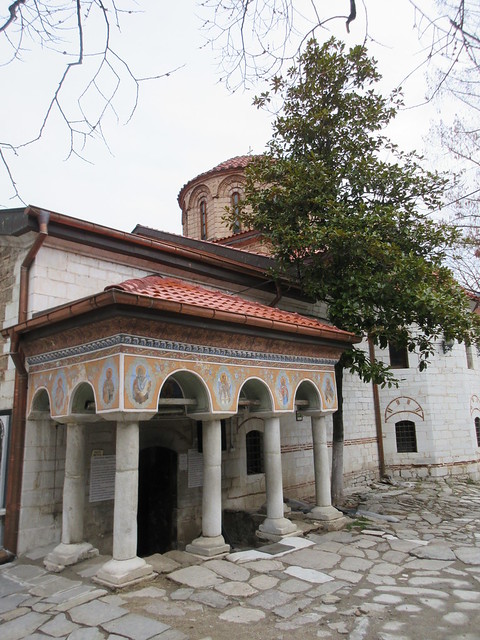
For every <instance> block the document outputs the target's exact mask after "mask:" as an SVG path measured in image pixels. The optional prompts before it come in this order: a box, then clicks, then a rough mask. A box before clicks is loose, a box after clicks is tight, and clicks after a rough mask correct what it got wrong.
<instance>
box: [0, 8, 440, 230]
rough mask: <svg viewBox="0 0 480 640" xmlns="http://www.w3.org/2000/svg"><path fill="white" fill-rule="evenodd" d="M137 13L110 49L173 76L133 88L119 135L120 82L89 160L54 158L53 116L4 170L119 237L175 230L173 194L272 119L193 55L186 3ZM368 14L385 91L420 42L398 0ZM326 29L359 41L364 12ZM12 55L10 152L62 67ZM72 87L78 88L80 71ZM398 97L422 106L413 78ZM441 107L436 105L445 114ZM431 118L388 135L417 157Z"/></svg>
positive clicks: (407, 115) (193, 21)
mask: <svg viewBox="0 0 480 640" xmlns="http://www.w3.org/2000/svg"><path fill="white" fill-rule="evenodd" d="M8 4H10V3H9V2H7V3H5V2H3V1H2V5H5V6H6V5H8ZM326 4H328V3H326ZM331 4H332V5H333V6H335V7H336V9H337V10H338V8H339V6H340V5H342V4H344V5H345V7H343V9H344V12H345V13H347V8H348V5H349V3H348V2H347V1H346V0H345V1H344V0H336V1H335V2H332V3H331ZM359 4H360V3H359ZM139 6H141V7H145V9H144V11H143V13H137V14H135V15H131V16H125V17H124V20H123V28H122V34H121V38H117V45H116V48H117V50H118V51H120V53H121V54H122V55H123V56H124V58H125V59H126V60H128V61H129V62H130V64H131V68H132V70H133V71H134V72H135V73H136V74H137V75H138V76H149V75H154V74H162V73H165V72H167V71H169V70H172V69H175V68H177V67H180V68H179V69H178V70H177V71H175V72H174V73H172V74H171V75H170V76H169V77H165V78H161V79H159V80H156V81H154V82H149V83H146V84H143V85H142V88H141V91H140V96H139V105H138V108H137V110H136V112H135V114H134V116H133V118H132V120H131V121H130V122H129V124H127V125H125V126H124V125H123V124H122V122H123V121H124V120H125V119H126V117H127V116H128V112H129V107H130V106H131V102H132V96H133V93H132V92H131V91H130V85H128V84H127V83H124V84H123V86H122V89H121V91H122V92H121V93H119V94H118V98H119V100H118V102H117V106H118V110H119V116H120V121H121V122H120V124H117V123H116V121H115V118H114V117H112V116H108V117H107V118H106V119H105V121H104V132H105V135H106V137H107V140H108V144H109V149H107V148H106V147H105V146H104V145H102V144H101V143H99V142H98V143H88V145H87V147H86V149H85V152H84V153H85V157H86V158H87V159H88V160H89V163H87V162H84V161H82V160H80V159H78V158H75V157H74V158H70V159H69V160H67V161H65V160H64V158H65V157H66V156H67V155H68V148H69V138H68V132H66V131H65V129H64V128H63V127H62V124H61V122H60V119H59V118H58V116H56V117H55V118H54V119H53V120H52V122H51V123H50V124H49V125H48V126H47V128H46V130H45V132H44V135H43V137H42V139H41V140H40V141H39V142H37V143H35V144H34V145H32V146H30V147H28V148H25V149H23V150H21V152H20V153H19V155H18V156H17V157H16V158H12V159H11V160H10V166H11V169H12V171H13V172H14V176H15V178H16V180H17V185H18V189H19V191H20V193H21V195H22V197H23V199H24V200H25V201H26V202H27V203H29V204H34V205H37V206H40V207H44V208H46V209H51V210H54V211H57V212H59V213H64V214H67V215H72V216H76V217H79V218H82V219H86V220H91V221H95V222H98V223H100V224H104V225H107V226H112V227H115V228H118V229H122V230H125V231H131V230H132V229H133V227H134V226H135V224H137V223H140V224H144V225H147V226H150V227H154V228H158V229H162V230H165V231H171V232H174V233H181V223H180V219H181V216H180V210H179V207H178V204H177V194H178V192H179V190H180V189H181V187H182V185H183V184H184V183H185V182H187V181H188V180H190V179H191V178H193V177H195V176H196V175H198V174H199V173H202V172H204V171H206V170H208V169H210V168H212V167H214V166H215V165H216V164H218V163H220V162H222V161H224V160H226V159H228V158H230V157H233V156H236V155H243V154H247V153H249V152H253V153H260V152H262V150H263V149H264V146H265V143H266V141H267V140H268V139H269V137H270V134H271V125H270V119H269V117H268V115H267V114H265V113H262V112H259V111H257V110H256V109H255V108H254V107H252V106H251V103H252V99H253V96H254V95H255V90H250V91H246V92H242V91H237V92H236V93H235V94H231V93H229V92H228V91H227V89H226V88H225V86H224V85H223V84H222V83H221V82H220V81H219V78H220V72H219V69H218V66H217V62H216V58H215V56H216V55H218V53H217V52H215V51H212V50H211V48H210V47H208V46H207V47H203V48H202V44H204V41H205V34H202V32H201V30H200V25H201V18H200V17H199V16H198V10H197V8H196V2H195V1H194V0H179V1H177V2H169V3H166V2H160V1H157V2H149V3H147V2H139ZM367 6H368V9H369V32H370V34H371V35H373V36H374V37H375V39H376V41H377V43H373V44H372V45H371V47H370V50H371V52H372V54H373V55H375V57H376V58H377V59H378V61H379V68H380V70H381V72H382V74H383V76H384V84H383V86H384V87H385V89H391V88H393V87H395V86H397V85H398V83H400V82H401V81H402V80H403V78H404V77H405V76H406V75H407V74H408V72H409V71H410V70H411V69H413V68H414V67H415V66H417V65H418V64H419V63H420V62H421V61H422V60H423V59H424V57H425V52H424V51H423V52H422V49H421V46H420V45H419V44H418V40H417V36H416V31H415V29H414V15H413V11H412V9H411V7H410V5H409V3H408V2H407V0H399V1H398V2H395V3H393V2H390V1H388V0H367ZM393 6H394V7H395V13H393V9H392V7H393ZM360 13H361V12H360ZM334 32H335V33H336V34H337V35H340V36H342V37H344V38H345V40H346V42H347V44H349V45H350V44H351V45H353V44H356V43H358V42H362V41H363V37H364V34H365V26H364V22H363V18H362V15H359V18H358V19H357V21H356V22H354V23H352V25H351V34H350V35H348V34H347V33H346V31H345V28H344V24H343V23H342V22H340V23H338V25H337V26H336V27H335V29H334ZM325 35H326V36H328V33H327V32H325ZM22 58H23V59H22V61H21V62H19V63H18V62H16V63H12V64H10V65H9V66H6V67H5V66H4V67H2V68H0V74H2V80H3V81H2V85H1V86H2V99H1V101H0V139H1V140H2V141H3V142H5V141H9V142H10V141H11V142H14V143H18V142H20V141H22V140H25V139H28V138H29V137H34V136H35V135H36V132H37V131H38V128H39V126H40V123H41V118H42V114H43V113H44V110H45V108H46V106H47V105H48V101H49V100H50V98H51V96H52V94H53V92H54V91H55V86H56V83H57V81H58V78H59V77H60V75H61V73H62V70H63V66H62V65H63V64H64V62H65V59H62V57H61V56H53V55H51V54H49V53H48V52H44V53H41V52H39V51H38V50H32V51H31V52H25V53H24V55H23V56H22ZM74 77H75V76H72V78H74ZM75 82H78V85H76V86H81V84H82V82H83V80H82V78H81V76H80V74H78V77H77V79H76V80H75ZM262 88H263V87H259V88H258V92H259V91H260V90H261V89H262ZM404 88H405V97H406V102H407V104H408V105H409V106H412V105H415V104H417V103H420V102H422V101H423V98H424V96H425V93H426V83H425V80H424V77H423V74H422V72H418V73H416V74H415V76H414V78H413V80H410V81H409V82H408V83H407V84H405V85H404ZM447 107H448V105H447V106H445V105H443V109H444V110H446V109H447ZM436 117H438V113H437V112H436V111H435V110H434V109H433V108H432V107H428V108H417V109H408V110H406V111H405V112H404V113H402V114H401V115H400V116H399V117H398V119H397V122H396V123H395V126H394V127H393V128H392V131H391V136H392V137H393V138H394V139H395V140H396V141H398V142H400V143H401V144H402V145H403V146H404V147H405V148H407V149H411V148H416V149H418V150H422V149H423V148H424V138H425V136H426V135H427V133H428V129H429V126H430V125H429V123H430V121H431V119H432V118H436ZM11 195H12V189H11V185H10V184H9V181H8V179H7V176H6V175H5V172H1V173H0V206H1V207H14V206H21V203H20V202H19V201H18V200H11V199H10V197H11Z"/></svg>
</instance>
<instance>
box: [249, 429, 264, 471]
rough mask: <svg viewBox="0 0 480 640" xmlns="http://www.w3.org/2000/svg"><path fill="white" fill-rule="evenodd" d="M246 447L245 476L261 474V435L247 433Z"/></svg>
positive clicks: (257, 432)
mask: <svg viewBox="0 0 480 640" xmlns="http://www.w3.org/2000/svg"><path fill="white" fill-rule="evenodd" d="M246 447H247V475H249V476H251V475H254V474H256V473H263V472H264V466H263V433H262V432H261V431H249V432H248V433H247V437H246Z"/></svg>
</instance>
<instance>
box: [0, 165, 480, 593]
mask: <svg viewBox="0 0 480 640" xmlns="http://www.w3.org/2000/svg"><path fill="white" fill-rule="evenodd" d="M248 160H249V158H248V157H239V158H233V159H231V160H229V161H227V162H225V163H222V164H220V165H218V166H217V167H215V168H213V169H212V170H210V171H207V172H206V173H204V174H201V175H200V176H198V177H196V178H195V179H193V180H191V181H190V182H188V183H187V184H186V185H185V186H184V187H183V188H182V189H181V191H180V194H179V204H180V208H181V211H182V226H183V235H182V236H178V235H175V234H171V233H165V232H162V231H158V230H154V229H150V228H147V227H143V226H140V225H137V226H136V227H135V229H134V230H133V232H132V233H130V234H129V233H125V232H121V231H118V230H115V229H113V228H109V227H104V226H101V225H97V224H95V223H91V222H86V221H83V220H79V219H76V218H72V217H69V216H66V215H62V214H59V213H55V212H52V211H46V210H43V209H40V208H38V207H34V206H29V207H27V208H25V209H11V210H4V211H1V212H0V260H1V267H2V268H1V279H0V318H1V322H0V327H2V343H3V344H2V353H1V355H0V523H1V525H0V536H1V538H0V543H1V545H2V546H3V547H4V549H6V550H8V551H10V552H12V553H16V554H22V553H24V552H26V551H28V550H30V549H32V548H33V547H39V546H47V545H52V544H55V543H57V546H56V547H55V548H54V550H53V551H52V552H51V553H50V554H49V556H47V559H46V564H47V566H48V567H49V568H51V569H53V570H60V569H61V568H62V567H63V566H66V565H69V564H73V563H75V562H77V561H78V560H79V559H81V558H85V557H88V556H89V555H91V554H94V553H97V550H99V551H100V552H101V553H105V554H109V555H111V556H112V559H111V560H110V561H109V562H107V563H106V564H105V565H104V566H103V567H102V569H101V570H100V572H99V574H98V575H97V579H98V581H99V582H102V583H104V584H107V585H111V586H122V585H125V584H129V583H131V582H132V581H135V580H138V579H141V578H143V577H145V576H148V575H149V574H150V573H151V568H150V567H149V565H148V564H147V562H146V561H145V560H144V557H147V556H148V555H151V554H152V553H156V552H160V553H161V552H164V551H166V550H168V549H173V548H180V549H185V548H186V549H187V550H189V551H192V552H193V553H197V554H201V555H205V556H215V555H218V554H222V553H225V552H226V551H228V550H229V548H230V545H229V540H228V539H226V537H225V535H224V533H225V532H224V526H223V525H224V520H225V518H226V517H227V516H228V514H232V513H235V512H241V511H246V510H247V511H248V510H258V509H259V508H260V507H261V506H262V505H265V514H264V517H263V519H261V521H260V524H259V526H258V535H260V536H263V537H264V538H266V539H271V540H278V539H280V538H281V537H283V536H285V535H289V534H295V533H296V531H297V530H296V526H295V524H294V522H292V521H291V520H289V519H288V518H287V517H285V508H284V501H285V500H286V499H287V498H289V499H302V498H309V499H311V500H312V504H313V509H312V511H311V513H310V517H312V518H313V519H316V520H320V521H321V520H332V519H333V520H334V519H336V518H338V517H339V516H340V515H341V514H340V513H339V512H338V511H337V510H336V509H335V508H333V507H332V505H331V502H330V474H329V448H330V447H329V445H330V443H331V414H332V413H333V412H334V411H335V410H336V408H337V398H336V389H335V373H334V365H335V362H336V361H337V360H338V358H339V356H340V354H341V353H342V351H343V350H344V349H346V348H348V347H349V346H350V345H351V344H355V343H358V342H359V338H358V337H356V336H354V335H352V334H350V333H347V332H344V331H340V330H339V329H336V328H335V327H332V326H329V325H328V323H327V322H326V321H325V320H324V319H322V308H321V306H320V305H316V304H314V303H313V302H312V301H311V300H307V299H305V297H304V296H302V294H301V292H300V291H299V290H297V289H295V287H293V286H291V284H287V283H285V282H274V281H273V280H272V278H271V276H270V275H269V270H270V267H271V266H272V259H271V258H270V257H269V256H268V248H267V247H265V246H264V245H263V244H262V241H261V238H260V237H259V236H258V234H256V233H255V232H253V231H249V230H243V229H242V228H241V227H240V225H237V226H235V225H234V228H233V231H232V229H230V228H229V227H228V226H227V224H226V223H225V222H224V220H223V217H224V215H225V207H226V206H228V207H230V208H231V209H232V210H233V211H235V206H236V204H237V203H238V202H239V199H240V198H241V197H242V193H243V188H244V169H245V166H246V164H247V163H248ZM376 357H377V358H379V359H384V360H385V361H389V360H390V362H391V364H392V366H393V367H395V368H396V369H399V371H398V377H399V378H400V379H401V381H402V382H401V386H400V387H399V388H396V389H390V390H378V389H372V387H371V386H370V385H366V384H363V383H361V382H360V381H359V380H358V379H356V378H354V377H351V376H347V377H346V379H345V380H344V396H345V397H344V421H345V438H346V441H345V481H346V484H347V486H354V485H355V484H364V483H365V482H367V481H369V480H372V479H375V478H378V477H379V474H380V472H382V473H383V472H386V473H388V474H390V475H393V476H395V475H401V476H403V477H425V476H432V477H440V476H445V475H449V474H452V475H453V474H459V475H462V476H470V477H472V478H475V479H478V478H479V477H480V384H479V382H480V378H479V375H478V366H479V361H478V354H477V353H476V351H474V350H473V349H472V348H470V347H468V348H467V349H465V346H464V345H459V344H446V343H445V342H442V343H439V344H438V349H437V355H436V357H435V358H434V360H433V362H432V365H431V367H429V369H428V370H427V371H426V372H422V373H419V372H418V369H417V367H416V361H415V355H414V354H408V357H407V355H406V354H405V353H399V352H397V351H395V350H394V349H391V350H386V351H380V350H378V351H377V354H376Z"/></svg>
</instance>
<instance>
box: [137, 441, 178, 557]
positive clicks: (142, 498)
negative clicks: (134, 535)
mask: <svg viewBox="0 0 480 640" xmlns="http://www.w3.org/2000/svg"><path fill="white" fill-rule="evenodd" d="M176 511H177V454H176V453H175V451H171V450H170V449H165V448H164V447H149V448H148V449H142V450H141V451H140V457H139V465H138V515H137V523H138V542H137V554H138V555H139V556H149V555H152V554H153V553H164V552H165V551H168V550H169V549H173V548H175V546H176V539H177V528H176Z"/></svg>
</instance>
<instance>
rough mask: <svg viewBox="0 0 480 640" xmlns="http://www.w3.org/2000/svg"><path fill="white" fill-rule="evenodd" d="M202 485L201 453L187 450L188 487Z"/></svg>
mask: <svg viewBox="0 0 480 640" xmlns="http://www.w3.org/2000/svg"><path fill="white" fill-rule="evenodd" d="M201 486H203V453H198V451H197V450H196V449H189V450H188V488H189V489H193V487H201Z"/></svg>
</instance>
